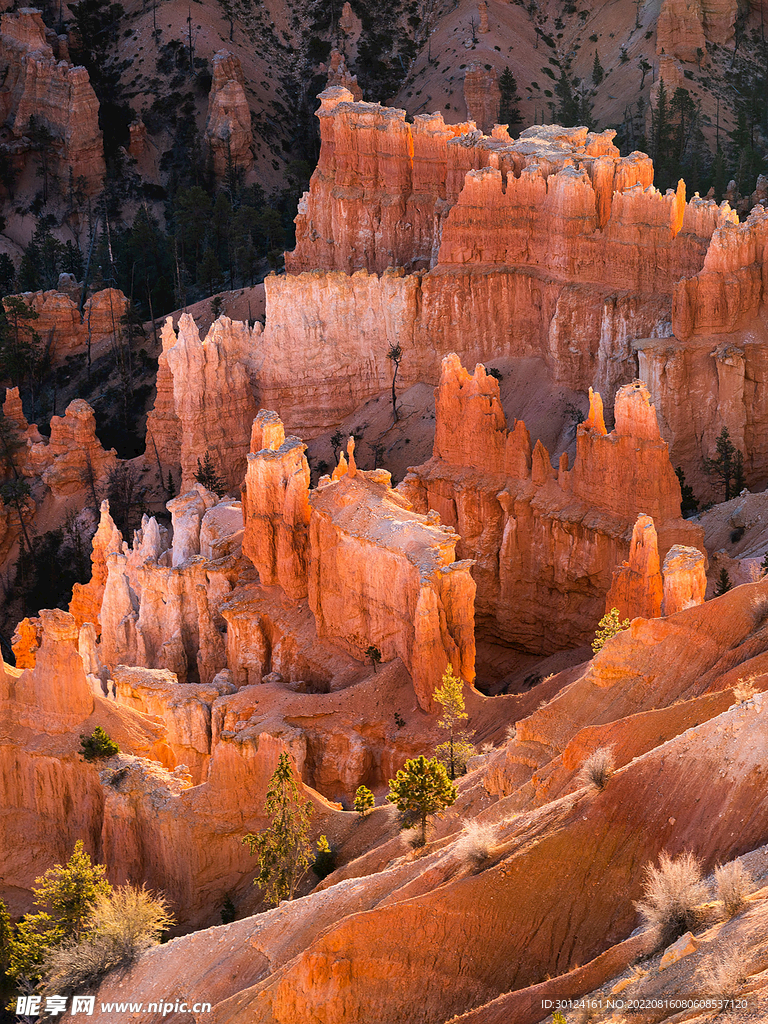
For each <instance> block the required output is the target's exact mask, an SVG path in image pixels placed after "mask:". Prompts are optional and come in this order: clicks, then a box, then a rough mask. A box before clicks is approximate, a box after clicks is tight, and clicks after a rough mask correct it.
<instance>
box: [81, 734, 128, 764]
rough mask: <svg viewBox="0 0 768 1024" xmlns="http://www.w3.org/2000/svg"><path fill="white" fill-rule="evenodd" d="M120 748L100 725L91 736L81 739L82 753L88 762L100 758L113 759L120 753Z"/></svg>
mask: <svg viewBox="0 0 768 1024" xmlns="http://www.w3.org/2000/svg"><path fill="white" fill-rule="evenodd" d="M119 751H120V748H119V747H118V745H117V744H116V743H115V741H114V740H111V739H110V738H109V736H108V735H107V733H106V732H105V730H104V729H102V727H101V726H100V725H97V726H96V728H95V729H94V730H93V732H92V733H91V735H90V736H81V737H80V753H81V754H82V755H83V758H84V760H86V761H96V760H98V758H100V757H112V755H113V754H117V753H119Z"/></svg>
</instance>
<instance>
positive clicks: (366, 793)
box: [355, 786, 376, 818]
mask: <svg viewBox="0 0 768 1024" xmlns="http://www.w3.org/2000/svg"><path fill="white" fill-rule="evenodd" d="M375 803H376V797H375V796H374V795H373V793H372V792H371V791H370V789H368V787H367V786H358V787H357V790H356V792H355V810H356V811H357V813H358V814H359V815H360V817H361V818H364V817H365V816H366V814H367V813H368V811H370V810H371V808H372V807H373V806H374V805H375Z"/></svg>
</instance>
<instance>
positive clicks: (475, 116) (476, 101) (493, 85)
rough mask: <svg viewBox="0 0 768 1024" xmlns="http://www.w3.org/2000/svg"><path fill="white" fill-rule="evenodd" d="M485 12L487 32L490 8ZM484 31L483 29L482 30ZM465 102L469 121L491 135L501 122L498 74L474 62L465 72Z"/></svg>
mask: <svg viewBox="0 0 768 1024" xmlns="http://www.w3.org/2000/svg"><path fill="white" fill-rule="evenodd" d="M483 10H485V31H486V32H487V31H488V8H487V6H484V5H483V6H481V15H482V12H483ZM481 31H482V28H481ZM464 102H465V103H466V105H467V120H468V121H474V123H475V124H476V125H477V126H478V128H480V130H481V131H482V132H486V133H489V132H490V131H491V129H492V128H493V126H494V125H495V124H496V122H497V121H498V120H499V104H500V103H501V91H500V89H499V81H498V76H497V75H496V72H495V71H494V70H493V69H491V70H490V71H488V70H487V68H486V67H485V65H484V64H481V63H480V62H479V61H473V62H472V63H471V64H467V70H466V71H465V72H464Z"/></svg>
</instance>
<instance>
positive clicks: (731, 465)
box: [704, 427, 744, 501]
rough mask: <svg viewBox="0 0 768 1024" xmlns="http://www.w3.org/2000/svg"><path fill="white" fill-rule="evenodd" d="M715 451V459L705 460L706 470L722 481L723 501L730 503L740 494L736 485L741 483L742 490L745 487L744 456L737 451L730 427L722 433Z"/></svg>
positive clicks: (725, 428) (716, 443) (724, 428)
mask: <svg viewBox="0 0 768 1024" xmlns="http://www.w3.org/2000/svg"><path fill="white" fill-rule="evenodd" d="M715 451H716V452H717V454H716V455H715V457H714V458H712V459H705V460H704V469H705V470H706V472H707V473H708V474H709V475H710V476H713V477H715V478H716V479H717V480H719V481H720V483H721V484H722V486H723V491H724V495H725V497H724V498H723V500H724V501H730V500H731V498H732V497H733V495H734V494H738V493H739V492H738V491H737V490H736V489H735V486H734V485H735V484H737V483H740V484H741V488H743V486H744V455H743V453H741V452H737V451H736V446H735V445H734V443H733V441H731V435H730V432H729V430H728V427H723V429H722V430H721V431H720V435H719V437H718V438H717V441H716V442H715ZM741 488H739V490H741Z"/></svg>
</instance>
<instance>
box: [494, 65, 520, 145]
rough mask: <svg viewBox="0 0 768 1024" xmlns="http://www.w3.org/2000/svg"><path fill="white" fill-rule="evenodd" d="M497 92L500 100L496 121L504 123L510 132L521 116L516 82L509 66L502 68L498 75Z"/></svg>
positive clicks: (518, 122)
mask: <svg viewBox="0 0 768 1024" xmlns="http://www.w3.org/2000/svg"><path fill="white" fill-rule="evenodd" d="M499 92H500V93H501V100H500V102H499V117H498V123H499V124H505V125H506V126H507V128H508V129H509V131H510V134H511V132H512V130H513V129H514V128H515V127H516V126H517V125H519V124H520V122H521V121H522V116H521V114H520V106H519V97H518V95H517V82H516V80H515V76H514V75H513V74H512V72H511V71H510V69H509V67H506V68H504V70H503V71H502V73H501V75H500V76H499Z"/></svg>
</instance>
